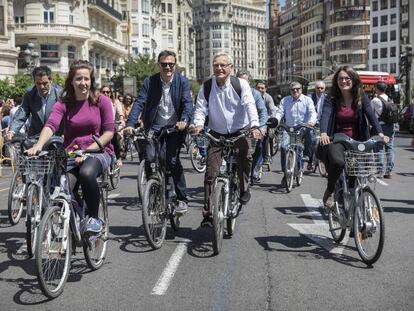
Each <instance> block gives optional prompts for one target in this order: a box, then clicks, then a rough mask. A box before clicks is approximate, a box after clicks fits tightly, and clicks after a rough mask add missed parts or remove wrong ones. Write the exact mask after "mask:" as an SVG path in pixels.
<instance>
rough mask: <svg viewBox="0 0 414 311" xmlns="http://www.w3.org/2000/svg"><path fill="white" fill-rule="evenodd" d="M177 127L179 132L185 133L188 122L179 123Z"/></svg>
mask: <svg viewBox="0 0 414 311" xmlns="http://www.w3.org/2000/svg"><path fill="white" fill-rule="evenodd" d="M175 126H176V127H177V130H179V131H184V130H185V128H186V127H187V122H185V121H178V122H177V123H176V124H175Z"/></svg>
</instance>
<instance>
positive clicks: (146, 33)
mask: <svg viewBox="0 0 414 311" xmlns="http://www.w3.org/2000/svg"><path fill="white" fill-rule="evenodd" d="M142 36H143V37H149V26H148V24H142Z"/></svg>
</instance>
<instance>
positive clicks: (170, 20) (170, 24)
mask: <svg viewBox="0 0 414 311" xmlns="http://www.w3.org/2000/svg"><path fill="white" fill-rule="evenodd" d="M168 29H173V21H172V19H169V20H168Z"/></svg>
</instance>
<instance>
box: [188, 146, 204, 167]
mask: <svg viewBox="0 0 414 311" xmlns="http://www.w3.org/2000/svg"><path fill="white" fill-rule="evenodd" d="M189 149H190V160H191V164H192V165H193V168H194V169H195V170H196V171H197V172H198V173H204V172H205V171H206V164H205V163H204V164H202V163H200V160H201V159H200V157H201V156H200V151H199V149H198V147H197V144H196V143H191V145H190V148H189Z"/></svg>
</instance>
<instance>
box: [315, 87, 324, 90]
mask: <svg viewBox="0 0 414 311" xmlns="http://www.w3.org/2000/svg"><path fill="white" fill-rule="evenodd" d="M316 89H318V90H324V89H325V88H324V87H317V88H316Z"/></svg>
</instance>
